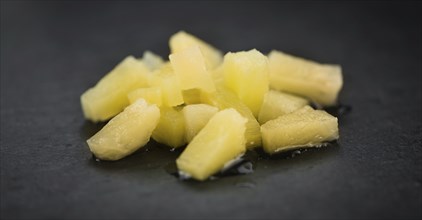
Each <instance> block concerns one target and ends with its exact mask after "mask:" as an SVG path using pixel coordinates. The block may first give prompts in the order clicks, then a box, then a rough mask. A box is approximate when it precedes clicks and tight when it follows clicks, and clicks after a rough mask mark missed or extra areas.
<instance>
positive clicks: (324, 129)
mask: <svg viewBox="0 0 422 220" xmlns="http://www.w3.org/2000/svg"><path fill="white" fill-rule="evenodd" d="M261 132H262V143H263V148H264V150H265V151H266V152H267V153H270V154H273V153H276V152H281V151H286V150H291V149H296V148H303V147H313V146H320V145H321V144H322V143H323V142H326V141H332V140H336V139H338V137H339V135H338V124H337V118H336V117H334V116H332V115H330V114H328V113H327V112H325V111H322V110H314V109H312V108H311V107H309V106H305V107H303V108H301V109H298V110H296V111H294V112H292V113H289V114H286V115H282V116H280V117H278V118H276V119H274V120H271V121H268V122H267V123H265V124H264V125H262V126H261Z"/></svg>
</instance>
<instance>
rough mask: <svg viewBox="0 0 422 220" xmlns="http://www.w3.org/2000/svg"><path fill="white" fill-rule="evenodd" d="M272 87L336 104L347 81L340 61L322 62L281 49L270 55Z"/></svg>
mask: <svg viewBox="0 0 422 220" xmlns="http://www.w3.org/2000/svg"><path fill="white" fill-rule="evenodd" d="M268 58H269V66H270V87H271V88H272V89H276V90H282V91H286V92H290V93H294V94H298V95H301V96H305V97H308V98H309V99H311V100H313V101H315V102H316V103H318V104H320V105H322V106H330V105H334V104H336V101H337V96H338V93H339V91H340V89H341V87H342V85H343V78H342V73H341V67H340V66H339V65H330V64H319V63H316V62H313V61H310V60H305V59H302V58H299V57H294V56H291V55H288V54H285V53H282V52H279V51H272V52H271V53H270V54H269V55H268Z"/></svg>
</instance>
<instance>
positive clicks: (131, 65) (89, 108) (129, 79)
mask: <svg viewBox="0 0 422 220" xmlns="http://www.w3.org/2000/svg"><path fill="white" fill-rule="evenodd" d="M149 75H150V74H149V71H148V68H147V67H146V66H145V65H144V64H143V63H142V61H139V60H137V59H135V58H134V57H132V56H129V57H126V58H125V59H124V60H123V61H122V62H121V63H120V64H118V65H117V66H116V67H115V68H114V69H113V70H112V71H111V72H109V73H108V74H107V75H105V76H104V77H103V78H102V79H101V80H100V81H99V82H98V83H97V84H96V85H95V86H94V87H92V88H90V89H88V90H87V91H86V92H85V93H84V94H82V96H81V104H82V110H83V112H84V115H85V118H87V119H90V120H91V121H94V122H97V121H106V120H108V119H110V118H112V117H113V116H115V115H117V114H118V113H119V112H121V111H122V110H123V109H124V108H125V107H126V106H128V105H129V100H128V98H127V94H128V93H129V92H130V91H132V90H134V89H136V88H139V87H145V86H148V78H149Z"/></svg>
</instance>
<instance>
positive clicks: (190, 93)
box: [81, 31, 343, 180]
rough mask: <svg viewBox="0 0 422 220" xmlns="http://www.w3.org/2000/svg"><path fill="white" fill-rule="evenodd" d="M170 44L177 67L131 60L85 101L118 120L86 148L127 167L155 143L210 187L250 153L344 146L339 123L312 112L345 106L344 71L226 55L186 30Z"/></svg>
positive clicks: (87, 110) (149, 56)
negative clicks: (176, 152) (340, 101)
mask: <svg viewBox="0 0 422 220" xmlns="http://www.w3.org/2000/svg"><path fill="white" fill-rule="evenodd" d="M169 44H170V49H171V54H170V56H169V61H165V60H163V59H162V58H161V57H160V56H158V55H156V54H153V53H152V52H149V51H147V52H145V53H144V55H143V57H142V58H141V59H137V58H134V57H133V56H128V57H126V58H125V59H124V60H123V61H121V63H120V64H118V65H117V66H116V67H115V68H114V69H113V70H112V71H111V72H109V73H108V74H107V75H105V76H104V77H103V78H102V79H101V80H100V81H99V82H98V83H97V84H96V85H95V86H94V87H92V88H90V89H88V90H87V91H86V92H85V93H83V94H82V96H81V104H82V109H83V113H84V116H85V118H86V119H89V120H91V121H93V122H100V121H107V120H109V121H108V123H107V124H106V125H105V126H104V127H103V128H102V129H101V130H100V131H99V132H98V133H96V134H95V135H94V136H93V137H91V138H90V139H89V140H87V143H88V145H89V149H90V150H91V152H92V153H93V154H94V155H95V156H96V157H97V158H99V159H102V160H119V159H121V158H123V157H125V156H127V155H129V154H131V153H133V152H135V151H136V150H138V149H140V148H141V147H143V146H145V145H146V144H147V143H148V142H149V140H150V138H151V137H152V138H153V139H154V140H155V141H156V142H159V143H162V144H164V145H167V146H169V147H170V148H178V147H183V146H186V145H187V146H186V148H185V149H184V151H183V153H182V154H181V155H180V156H179V158H178V159H177V160H176V164H177V167H178V169H179V172H180V173H181V174H183V175H185V176H189V177H191V178H194V179H196V180H206V179H208V178H209V177H210V176H211V175H213V174H215V173H217V172H219V171H220V170H221V169H222V168H224V167H225V166H226V165H227V164H229V163H230V162H231V161H232V160H233V159H235V158H238V157H239V156H241V155H243V154H244V153H245V152H246V150H248V149H253V148H256V147H262V148H263V150H264V151H265V152H267V153H269V154H274V153H277V152H281V151H286V150H291V149H298V148H304V147H315V146H320V145H321V144H322V143H325V142H328V141H332V140H336V139H338V137H339V134H338V122H337V118H336V117H334V116H332V115H330V114H328V113H327V112H325V111H323V110H315V109H314V108H312V107H310V105H309V104H310V102H313V103H317V104H318V105H319V106H332V105H335V104H336V102H337V96H338V93H339V91H340V89H341V87H342V84H343V80H342V73H341V67H340V66H338V65H331V64H319V63H316V62H313V61H310V60H305V59H302V58H298V57H295V56H292V55H288V54H285V53H283V52H280V51H272V52H270V53H269V54H268V55H264V54H262V53H260V52H259V51H258V50H256V49H252V50H249V51H240V52H229V53H227V54H225V55H224V56H223V55H222V53H221V52H220V51H219V50H217V49H216V48H214V47H213V46H211V45H209V44H208V43H205V42H204V41H202V40H200V39H198V38H197V37H195V36H192V35H190V34H188V33H186V32H183V31H180V32H178V33H176V34H174V35H173V36H171V38H170V41H169Z"/></svg>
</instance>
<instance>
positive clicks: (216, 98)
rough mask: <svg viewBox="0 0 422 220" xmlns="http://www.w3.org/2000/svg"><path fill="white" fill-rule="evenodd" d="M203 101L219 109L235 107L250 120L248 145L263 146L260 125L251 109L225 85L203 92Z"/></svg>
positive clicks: (247, 124) (247, 123)
mask: <svg viewBox="0 0 422 220" xmlns="http://www.w3.org/2000/svg"><path fill="white" fill-rule="evenodd" d="M201 101H202V103H206V104H209V105H212V106H215V107H217V108H219V109H226V108H234V109H236V111H237V112H239V113H240V114H241V115H242V116H243V117H244V118H246V119H247V120H248V121H247V122H246V131H245V138H246V147H247V148H248V149H252V148H254V147H259V146H261V131H260V125H259V123H258V121H257V120H256V118H255V117H254V116H253V114H252V112H251V110H250V109H249V108H248V107H247V106H246V105H245V104H243V102H242V101H241V100H240V99H239V98H238V97H237V96H236V95H235V94H234V93H233V92H232V91H230V90H229V89H227V88H226V87H225V86H218V87H217V91H216V92H214V93H211V94H209V93H201Z"/></svg>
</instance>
